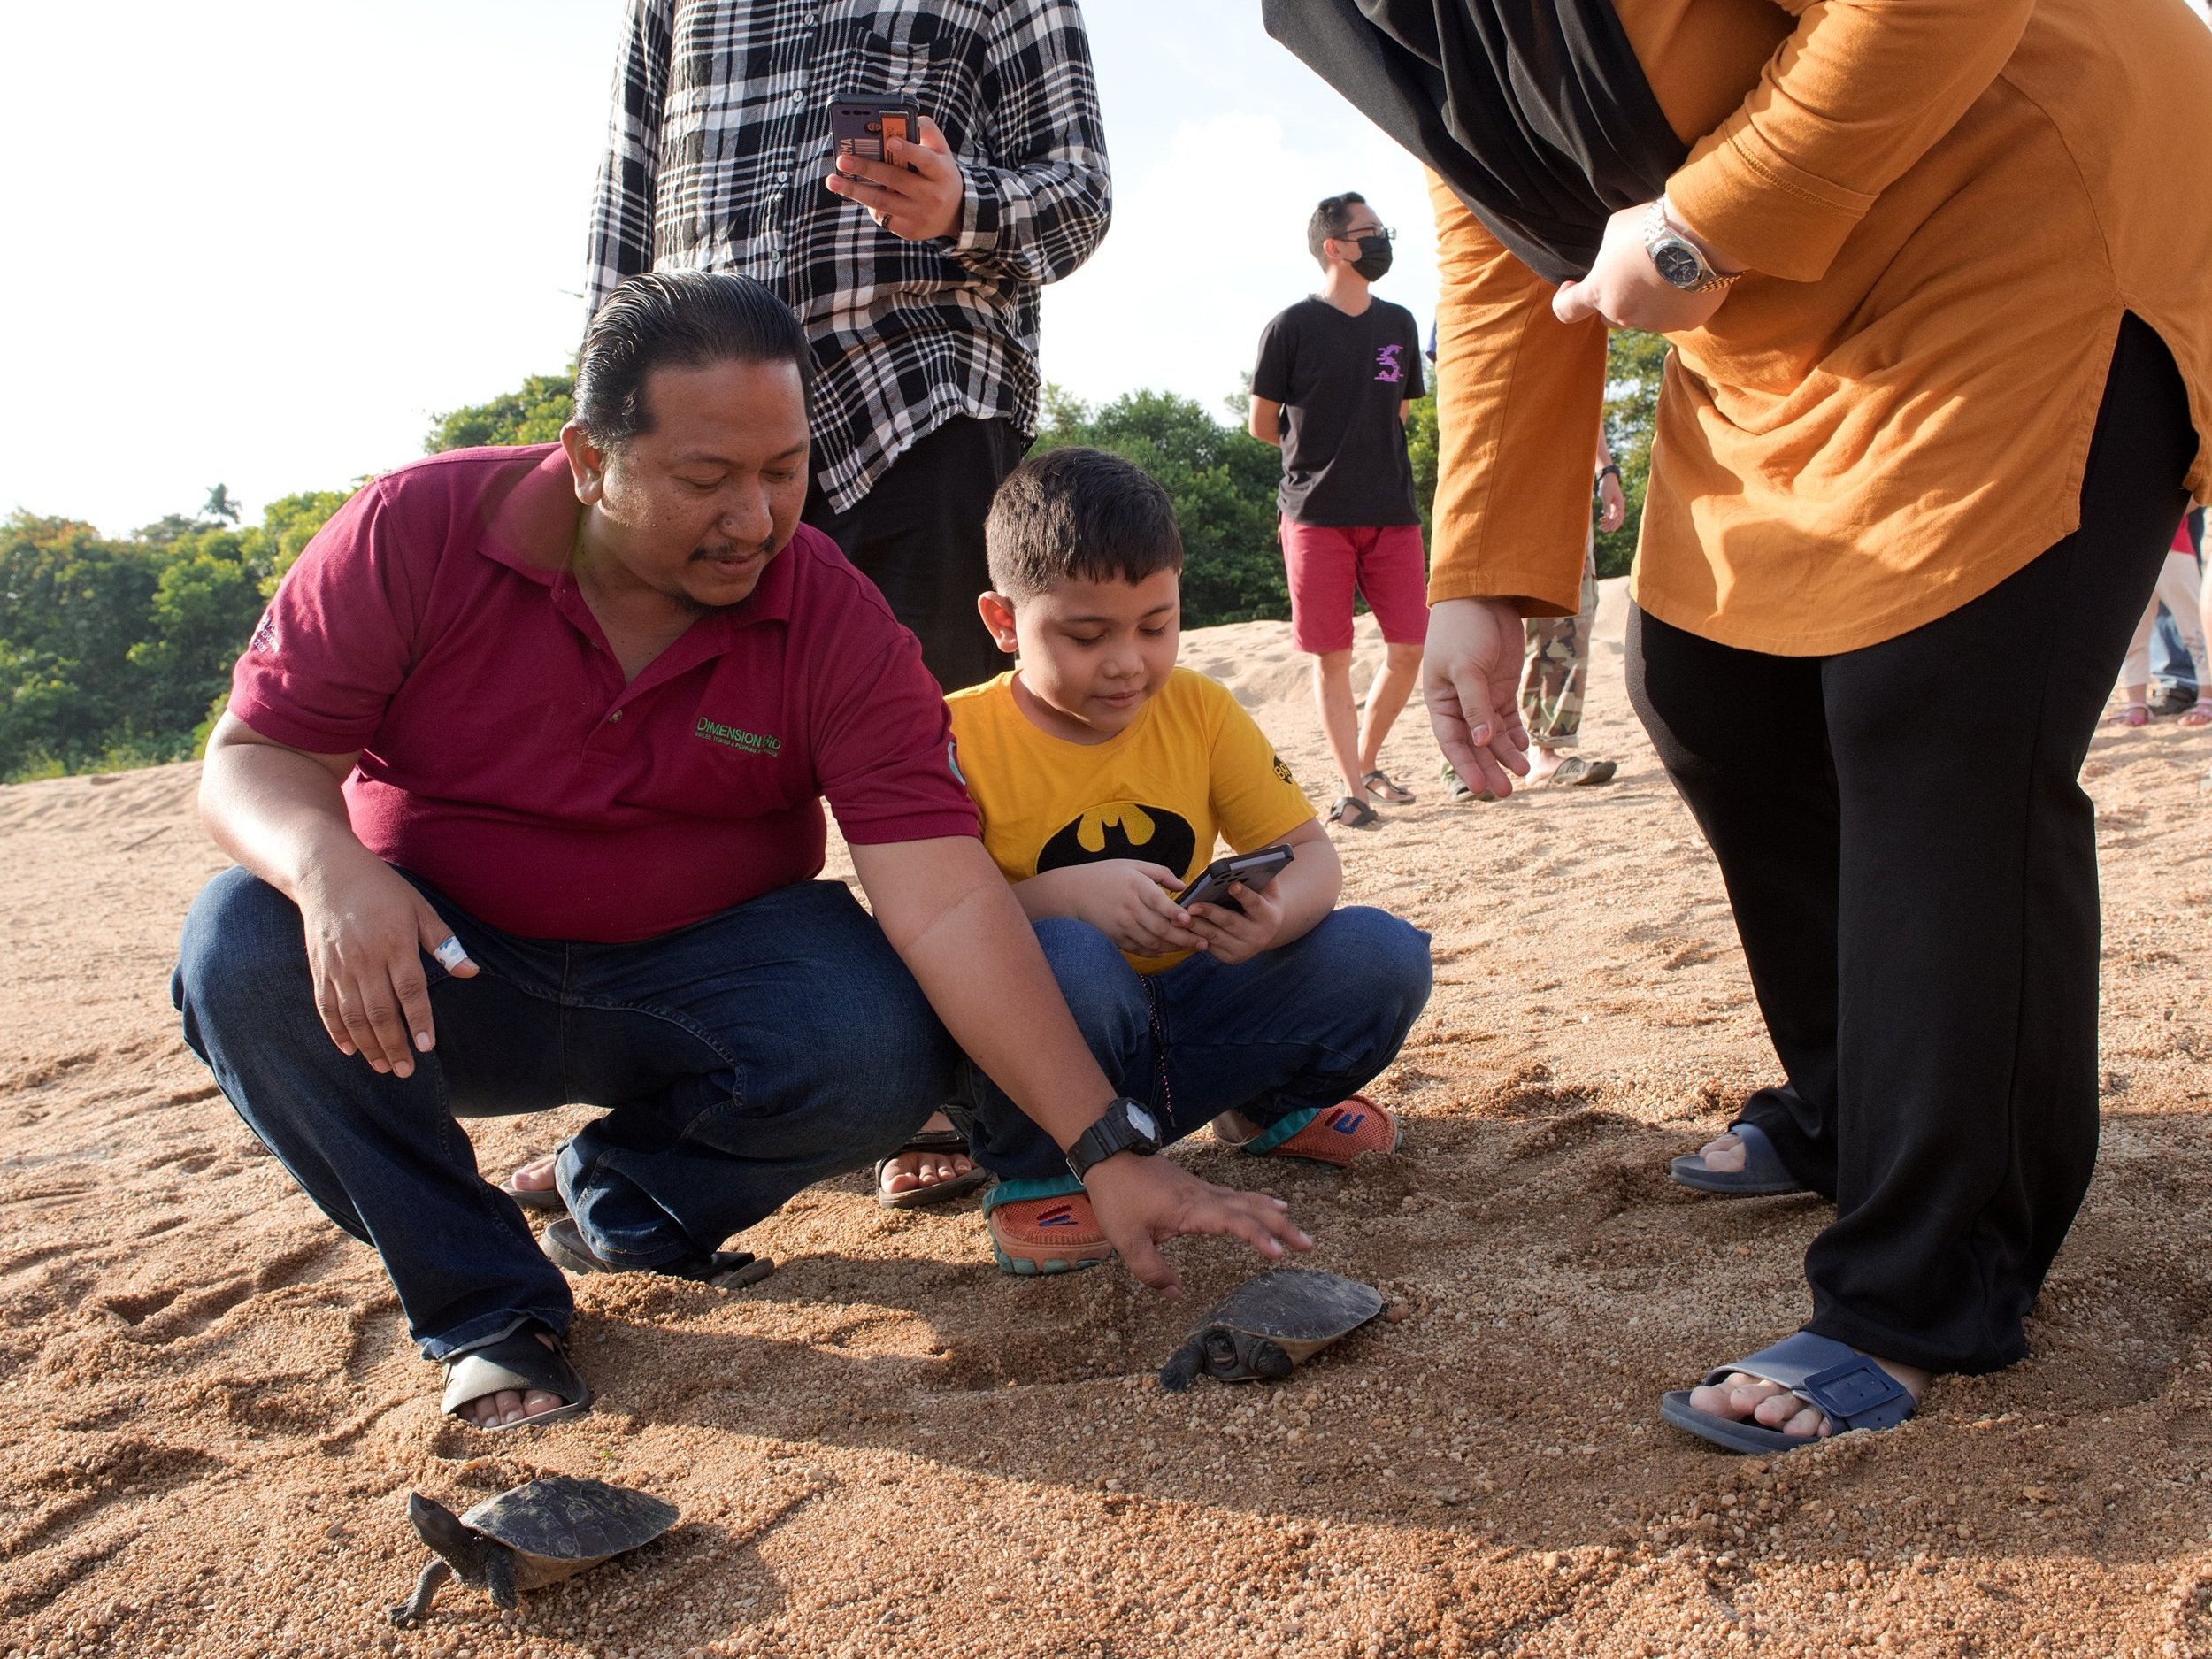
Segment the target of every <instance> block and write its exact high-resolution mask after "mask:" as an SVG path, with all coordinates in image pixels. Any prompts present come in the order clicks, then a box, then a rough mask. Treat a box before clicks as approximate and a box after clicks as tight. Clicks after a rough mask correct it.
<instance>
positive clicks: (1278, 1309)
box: [1160, 1267, 1383, 1394]
mask: <svg viewBox="0 0 2212 1659" xmlns="http://www.w3.org/2000/svg"><path fill="white" fill-rule="evenodd" d="M1382 1306H1383V1299H1382V1297H1381V1295H1380V1294H1379V1293H1378V1292H1377V1291H1376V1290H1375V1289H1374V1287H1373V1286H1369V1285H1363V1284H1361V1283H1360V1282H1359V1281H1358V1280H1357V1279H1343V1278H1340V1277H1339V1276H1338V1275H1337V1274H1334V1273H1323V1272H1318V1271H1315V1270H1314V1269H1312V1268H1305V1267H1279V1268H1276V1269H1274V1270H1272V1271H1270V1272H1265V1273H1261V1274H1259V1275H1257V1276H1256V1277H1255V1278H1252V1279H1246V1280H1245V1281H1244V1283H1242V1284H1241V1285H1239V1286H1237V1287H1236V1288H1235V1289H1234V1290H1233V1291H1231V1292H1230V1293H1229V1294H1227V1295H1226V1296H1225V1297H1224V1298H1222V1301H1221V1302H1220V1305H1219V1306H1217V1307H1216V1308H1215V1309H1214V1310H1213V1311H1212V1312H1210V1313H1209V1314H1208V1315H1207V1316H1206V1317H1205V1318H1204V1319H1202V1320H1201V1321H1200V1322H1199V1324H1198V1325H1196V1326H1195V1327H1194V1328H1193V1330H1192V1331H1191V1333H1190V1338H1189V1340H1187V1341H1186V1342H1185V1343H1184V1344H1183V1346H1182V1347H1180V1348H1177V1349H1176V1350H1175V1352H1174V1354H1173V1355H1172V1356H1171V1357H1170V1358H1169V1360H1168V1363H1166V1364H1164V1365H1163V1366H1162V1367H1161V1368H1160V1386H1161V1387H1163V1388H1165V1389H1167V1390H1168V1391H1169V1392H1170V1393H1171V1394H1180V1393H1182V1392H1183V1390H1184V1389H1186V1388H1187V1387H1189V1386H1190V1385H1191V1379H1193V1378H1194V1377H1196V1376H1197V1375H1198V1373H1199V1372H1200V1371H1204V1372H1205V1373H1206V1375H1208V1376H1209V1377H1214V1378H1217V1379H1220V1380H1221V1381H1223V1382H1261V1381H1264V1382H1280V1381H1282V1380H1283V1379H1284V1378H1286V1377H1287V1376H1289V1375H1290V1371H1291V1367H1292V1366H1294V1365H1295V1364H1296V1363H1298V1362H1299V1361H1300V1360H1302V1359H1304V1358H1305V1357H1306V1356H1309V1355H1311V1354H1317V1353H1319V1352H1320V1351H1321V1350H1322V1349H1323V1348H1326V1347H1328V1346H1329V1344H1330V1343H1332V1342H1333V1341H1335V1340H1337V1338H1339V1337H1340V1336H1342V1335H1344V1334H1345V1333H1347V1332H1349V1331H1356V1330H1357V1329H1358V1328H1359V1327H1360V1326H1361V1325H1365V1324H1366V1323H1367V1322H1368V1321H1369V1320H1370V1319H1371V1318H1373V1317H1375V1316H1376V1315H1377V1314H1379V1313H1380V1312H1381V1311H1382Z"/></svg>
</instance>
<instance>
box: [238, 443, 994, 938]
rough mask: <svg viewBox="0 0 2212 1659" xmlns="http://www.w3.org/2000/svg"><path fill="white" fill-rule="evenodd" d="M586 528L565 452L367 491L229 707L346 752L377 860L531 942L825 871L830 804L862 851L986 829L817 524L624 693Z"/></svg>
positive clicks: (282, 601) (867, 598) (637, 928)
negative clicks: (586, 595) (575, 568)
mask: <svg viewBox="0 0 2212 1659" xmlns="http://www.w3.org/2000/svg"><path fill="white" fill-rule="evenodd" d="M579 511H580V509H579V507H578V505H577V502H576V496H575V493H574V490H573V488H572V485H571V482H570V477H569V470H568V463H567V461H566V459H565V457H563V455H562V453H561V449H560V446H559V445H558V444H538V445H534V446H532V447H529V448H526V449H465V450H459V451H456V452H454V453H451V454H447V455H441V456H434V457H431V458H430V459H428V460H426V461H418V462H416V463H414V464H413V465H409V466H403V467H401V468H400V469H399V470H398V471H397V472H390V473H388V474H386V475H385V476H384V477H382V478H380V479H378V480H376V481H375V482H374V483H373V484H370V485H368V486H367V487H366V488H364V489H363V490H361V492H360V493H359V494H358V495H355V496H354V498H353V499H352V500H351V501H349V502H348V503H346V505H345V506H344V507H343V508H342V509H341V510H340V511H339V512H338V514H337V516H336V517H335V518H332V519H331V521H330V522H329V523H328V524H327V525H326V526H324V527H323V529H322V531H321V532H320V533H319V534H318V535H317V536H316V537H315V539H314V540H313V541H311V542H310V543H308V546H307V549H306V551H305V552H303V553H302V554H301V555H300V559H299V563H298V564H296V565H294V566H293V567H292V570H291V572H289V573H288V575H287V576H286V577H285V579H284V584H283V586H282V587H281V588H279V589H278V590H277V595H276V597H275V598H274V599H273V601H271V602H270V604H269V609H268V611H267V612H266V613H265V615H264V616H263V618H262V619H261V625H260V626H259V627H257V629H256V630H255V631H254V636H253V641H252V643H251V644H250V645H249V646H248V648H247V649H246V652H245V655H244V656H242V657H240V658H239V659H238V666H237V669H236V671H235V672H234V674H233V676H232V681H231V701H230V708H231V712H233V713H234V714H235V715H237V716H238V718H240V719H242V720H243V721H245V723H246V724H247V725H248V726H251V727H252V728H253V729H254V730H255V731H256V732H257V733H260V734H261V735H262V736H264V737H265V738H268V739H270V740H272V741H274V742H278V743H282V744H285V745H287V746H288V747H290V748H293V749H306V750H309V751H311V752H312V753H315V754H324V755H337V754H349V753H352V752H354V751H358V752H359V754H360V763H359V764H358V765H357V767H356V769H355V770H354V772H353V774H352V776H351V777H349V779H348V780H346V785H345V792H346V806H347V810H348V812H349V814H350V816H351V818H352V821H353V828H354V833H356V834H357V835H359V836H360V837H361V839H362V841H364V842H365V844H366V845H367V846H368V847H369V849H370V850H372V851H373V852H374V853H375V854H376V855H377V856H379V857H380V858H384V859H386V860H388V861H389V862H390V863H392V864H397V865H399V866H401V867H402V868H403V869H406V870H409V871H411V872H413V873H415V874H416V875H418V876H419V877H421V878H422V879H424V880H426V881H428V882H429V883H431V884H432V885H433V886H434V887H437V888H439V889H440V890H441V891H442V892H443V893H445V894H447V895H449V896H450V897H451V898H452V899H453V900H454V902H456V903H457V904H459V905H460V906H461V907H462V908H463V909H465V910H467V911H468V912H470V913H471V914H472V915H473V916H476V917H478V918H481V919H482V920H484V921H487V922H489V923H490V924H492V926H495V927H499V928H503V929H505V930H506V931H507V932H509V933H524V934H528V935H531V936H533V937H536V938H541V939H578V940H598V941H623V940H634V939H644V938H648V937H650V936H651V935H654V934H657V933H667V932H669V931H671V930H672V929H674V928H679V927H683V926H687V925H688V924H690V923H693V922H696V921H699V920H700V919H702V918H705V917H708V916H711V915H713V914H714V913H715V912H716V911H718V910H726V909H727V908H728V907H730V906H731V905H733V904H741V903H743V902H745V901H746V900H748V899H750V898H754V897H757V895H760V894H763V893H766V892H768V891H770V890H771V889H772V888H775V887H784V886H787V885H788V884H789V883H791V882H794V881H803V880H806V879H809V878H810V877H812V876H814V875H816V874H818V873H819V872H820V871H821V868H822V854H823V843H824V822H823V817H822V801H823V798H824V797H825V796H826V797H827V798H828V801H829V803H830V805H831V806H832V807H833V809H834V810H835V811H836V813H837V822H838V827H839V828H840V829H841V831H842V832H843V833H844V835H845V838H846V840H847V841H851V842H854V843H856V844H859V845H874V844H878V843H881V842H886V841H922V840H926V839H929V838H933V837H937V836H948V835H973V834H974V833H976V814H975V808H974V807H973V805H972V804H971V803H970V802H969V800H968V796H967V792H966V791H965V790H964V788H963V787H961V784H960V780H959V777H958V774H957V773H956V772H955V771H954V770H953V766H952V763H951V756H950V749H949V746H950V743H951V735H950V733H949V729H948V726H947V724H946V718H945V707H944V699H943V698H942V696H941V695H940V693H939V691H938V687H937V682H936V681H935V680H933V679H932V678H931V677H930V675H929V672H928V671H927V670H926V669H925V668H924V667H923V666H922V656H921V650H920V648H919V647H918V645H917V644H916V643H915V641H914V636H913V635H912V634H910V633H908V632H907V631H906V629H904V628H903V627H902V626H899V623H898V621H897V619H896V618H894V617H893V616H892V614H891V611H890V607H889V606H887V604H885V603H884V601H883V596H882V595H880V594H879V593H878V592H877V591H876V589H875V588H874V587H873V586H872V584H871V583H870V582H869V581H868V580H867V579H866V578H865V577H864V576H862V575H861V574H860V572H858V571H856V570H855V569H854V568H853V567H852V565H849V564H848V563H847V562H846V559H845V557H844V555H843V554H841V553H840V552H839V551H838V550H837V548H836V546H835V544H834V543H833V542H832V541H830V540H829V538H828V537H826V536H825V535H823V534H820V533H819V532H818V531H815V530H811V529H809V528H807V527H806V526H800V527H799V529H798V530H797V531H796V533H795V534H793V536H792V538H791V541H790V542H789V543H788V544H787V546H786V547H785V548H784V549H783V550H782V551H781V552H780V553H778V554H777V555H776V556H775V557H774V558H772V559H771V560H770V561H769V562H768V565H767V567H766V568H765V569H764V571H763V572H762V573H761V577H760V583H759V585H758V586H757V588H755V589H754V590H753V593H752V595H751V596H750V597H749V598H748V599H747V600H746V601H745V603H742V604H741V605H737V606H734V607H733V608H732V609H731V610H729V611H723V612H719V613H717V614H714V615H710V616H704V617H702V618H699V620H698V621H696V622H695V623H693V624H692V626H691V628H690V631H689V632H688V633H687V634H684V635H683V637H682V638H680V639H679V640H678V641H676V642H675V643H674V644H673V645H672V646H670V647H669V648H668V649H666V650H665V651H664V652H662V653H661V655H660V656H659V657H657V658H656V659H655V660H654V661H653V662H652V663H651V664H649V665H648V666H647V668H646V669H645V671H644V672H642V673H641V674H640V675H639V676H638V677H637V678H636V679H635V680H632V681H630V682H629V683H627V684H625V683H624V681H623V678H622V668H621V665H620V664H618V662H617V661H616V660H615V656H614V653H613V651H612V650H611V649H609V647H608V645H607V640H606V635H605V634H603V632H602V631H601V629H600V626H599V624H598V621H597V619H596V618H595V617H594V616H593V615H592V613H591V610H590V607H589V606H588V605H587V604H585V603H584V600H583V597H582V595H580V593H579V592H578V591H577V588H576V583H575V580H574V577H573V575H572V573H571V571H570V568H569V565H570V551H571V549H572V546H573V545H574V539H575V534H576V519H577V514H578V512H579Z"/></svg>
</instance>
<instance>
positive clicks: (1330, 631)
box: [1282, 518, 1429, 653]
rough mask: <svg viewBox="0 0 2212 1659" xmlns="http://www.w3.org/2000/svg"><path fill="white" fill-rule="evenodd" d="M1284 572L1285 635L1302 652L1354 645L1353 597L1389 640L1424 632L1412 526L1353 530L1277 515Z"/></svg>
mask: <svg viewBox="0 0 2212 1659" xmlns="http://www.w3.org/2000/svg"><path fill="white" fill-rule="evenodd" d="M1282 534H1283V565H1284V568H1285V569H1286V571H1287V572H1289V574H1290V638H1291V642H1292V643H1293V644H1294V645H1296V646H1297V648H1298V649H1300V650H1302V651H1312V652H1315V653H1319V652H1322V651H1348V650H1350V649H1352V594H1353V592H1354V590H1355V589H1356V590H1357V591H1358V593H1359V595H1360V597H1361V598H1363V599H1364V600H1366V601H1367V608H1368V609H1369V610H1370V611H1373V612H1374V613H1375V620H1376V621H1377V622H1379V623H1380V624H1381V625H1382V636H1383V638H1384V639H1386V640H1387V641H1389V642H1390V643H1391V644H1393V645H1418V644H1420V643H1421V642H1422V641H1425V640H1426V639H1427V638H1428V636H1429V593H1428V570H1427V567H1426V561H1425V558H1424V557H1423V555H1422V549H1421V526H1419V525H1417V524H1393V525H1383V526H1379V527H1378V526H1364V527H1357V528H1355V527H1351V526H1340V525H1326V524H1294V523H1293V522H1292V521H1291V520H1290V519H1288V518H1286V519H1284V520H1283V526H1282Z"/></svg>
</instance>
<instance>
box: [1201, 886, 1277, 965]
mask: <svg viewBox="0 0 2212 1659" xmlns="http://www.w3.org/2000/svg"><path fill="white" fill-rule="evenodd" d="M1229 896H1230V897H1231V898H1233V899H1234V900H1235V901H1236V902H1237V903H1238V904H1239V905H1240V906H1241V907H1242V909H1241V910H1231V909H1229V907H1228V906H1226V905H1224V904H1194V905H1192V906H1191V907H1190V925H1191V931H1192V932H1193V933H1196V934H1197V935H1198V936H1199V938H1200V939H1202V940H1203V941H1205V944H1204V946H1203V949H1204V950H1205V952H1206V954H1207V955H1208V956H1211V957H1212V958H1213V959H1214V960H1215V961H1216V962H1220V963H1225V964H1230V965H1232V966H1233V965H1234V964H1237V963H1240V962H1249V961H1250V960H1251V959H1252V958H1253V957H1255V956H1258V955H1259V954H1260V952H1262V951H1263V950H1266V949H1269V948H1271V946H1272V945H1273V944H1274V942H1275V935H1276V934H1277V933H1279V932H1281V931H1282V926H1283V907H1282V903H1281V902H1280V901H1279V900H1278V899H1277V898H1276V897H1275V895H1273V894H1272V893H1271V892H1269V891H1268V890H1267V889H1266V888H1265V887H1249V886H1247V885H1246V884H1245V883H1244V882H1241V881H1235V882H1232V883H1230V886H1229Z"/></svg>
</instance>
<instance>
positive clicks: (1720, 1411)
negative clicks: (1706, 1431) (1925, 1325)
mask: <svg viewBox="0 0 2212 1659" xmlns="http://www.w3.org/2000/svg"><path fill="white" fill-rule="evenodd" d="M1867 1357H1868V1358H1869V1359H1870V1360H1872V1361H1873V1362H1874V1363H1876V1364H1877V1365H1879V1366H1880V1367H1881V1368H1882V1369H1883V1370H1884V1371H1887V1372H1888V1373H1889V1374H1890V1375H1891V1376H1892V1377H1894V1378H1895V1379H1897V1380H1898V1381H1899V1382H1900V1383H1901V1384H1902V1385H1903V1386H1904V1389H1905V1392H1906V1393H1907V1394H1910V1395H1911V1396H1912V1398H1913V1403H1914V1404H1915V1405H1917V1404H1919V1403H1920V1402H1921V1400H1922V1398H1923V1397H1924V1395H1925V1394H1927V1392H1928V1380H1929V1378H1930V1376H1931V1375H1932V1373H1931V1372H1928V1371H1922V1370H1921V1369H1920V1368H1919V1367H1918V1366H1916V1365H1900V1364H1897V1363H1894V1362H1893V1361H1890V1360H1886V1359H1884V1358H1882V1357H1881V1356H1879V1355H1878V1354H1870V1355H1868V1356H1867ZM1690 1409H1691V1410H1693V1411H1704V1412H1709V1413H1710V1414H1711V1415H1712V1416H1714V1417H1726V1418H1728V1419H1729V1420H1730V1421H1732V1422H1736V1423H1741V1422H1745V1421H1749V1422H1753V1423H1756V1424H1758V1425H1760V1427H1762V1428H1769V1429H1772V1430H1774V1431H1775V1432H1777V1433H1778V1434H1788V1435H1792V1436H1794V1437H1795V1438H1797V1439H1799V1440H1825V1439H1826V1438H1827V1437H1828V1436H1829V1435H1831V1434H1832V1433H1834V1432H1835V1428H1834V1425H1832V1424H1831V1423H1830V1422H1829V1421H1828V1418H1827V1417H1826V1416H1825V1415H1824V1413H1822V1412H1821V1411H1820V1410H1819V1409H1818V1408H1816V1407H1814V1406H1809V1405H1808V1404H1806V1403H1805V1402H1804V1401H1802V1400H1801V1399H1799V1398H1798V1397H1797V1396H1796V1395H1795V1394H1792V1393H1791V1392H1790V1391H1789V1390H1788V1389H1786V1388H1785V1387H1783V1386H1782V1385H1781V1384H1780V1383H1771V1382H1765V1381H1762V1380H1761V1379H1759V1378H1756V1377H1751V1376H1747V1375H1746V1374H1745V1373H1743V1372H1742V1371H1732V1372H1730V1373H1729V1375H1728V1376H1727V1377H1726V1378H1725V1379H1723V1380H1722V1381H1720V1382H1717V1383H1712V1384H1709V1385H1706V1386H1701V1387H1697V1388H1693V1389H1691V1390H1690Z"/></svg>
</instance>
